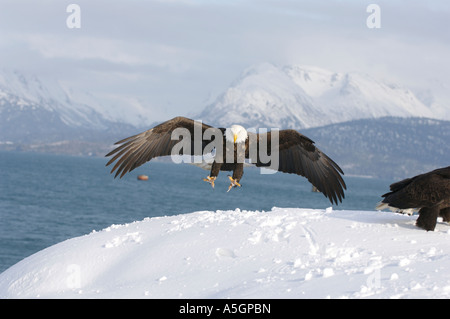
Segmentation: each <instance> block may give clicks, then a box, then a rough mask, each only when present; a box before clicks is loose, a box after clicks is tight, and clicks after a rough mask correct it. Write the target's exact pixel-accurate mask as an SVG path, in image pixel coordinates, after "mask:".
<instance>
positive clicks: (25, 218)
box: [0, 152, 393, 272]
mask: <svg viewBox="0 0 450 319" xmlns="http://www.w3.org/2000/svg"><path fill="white" fill-rule="evenodd" d="M106 162H107V159H106V158H93V157H71V156H61V155H50V154H38V153H23V152H0V272H2V271H4V270H6V269H7V268H8V267H10V266H12V265H13V264H15V263H17V262H19V261H20V260H22V259H23V258H25V257H27V256H29V255H31V254H33V253H35V252H37V251H39V250H42V249H44V248H46V247H49V246H51V245H53V244H56V243H58V242H61V241H63V240H66V239H69V238H72V237H76V236H81V235H84V234H88V233H90V232H92V231H93V230H101V229H103V228H105V227H108V226H110V225H112V224H124V223H130V222H133V221H139V220H142V219H144V218H146V217H155V216H166V215H178V214H184V213H189V212H194V211H202V210H212V211H216V210H228V209H232V210H234V209H236V208H239V209H241V210H258V211H267V210H270V209H271V208H272V207H301V208H319V209H324V208H327V207H331V206H332V207H333V210H339V209H350V210H373V209H374V207H375V205H376V203H377V202H378V201H379V200H380V199H381V197H380V195H381V194H384V193H385V192H386V191H387V190H388V188H389V185H390V184H391V183H392V182H393V181H391V180H379V179H371V178H361V177H348V176H346V177H345V181H346V184H347V188H348V189H347V191H346V198H345V199H344V201H343V203H341V204H339V205H337V206H336V205H332V204H331V203H330V202H329V200H328V199H327V198H325V197H324V196H323V195H322V194H321V193H315V192H312V191H311V184H309V182H308V181H307V180H306V179H305V178H303V177H300V176H297V175H291V174H282V173H276V174H270V175H267V174H260V170H259V169H258V168H253V167H248V168H246V169H245V173H244V176H243V178H242V179H241V184H242V188H236V189H232V190H231V191H230V192H229V193H227V192H226V191H227V188H228V185H229V180H228V178H227V172H221V173H220V175H219V177H218V179H217V180H216V187H215V189H212V188H211V186H210V185H209V184H207V183H205V182H203V181H202V178H204V177H206V176H207V175H208V171H205V170H202V169H200V168H198V167H195V166H192V165H189V164H173V163H167V162H155V161H152V162H150V163H147V164H145V165H143V166H141V167H139V168H138V169H136V170H134V171H133V172H131V173H129V174H127V175H126V176H124V177H123V178H122V179H119V178H117V179H114V178H113V176H112V175H110V174H109V167H108V168H107V167H105V164H106ZM139 174H146V175H148V176H149V180H148V181H138V180H137V175H139Z"/></svg>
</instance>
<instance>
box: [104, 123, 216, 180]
mask: <svg viewBox="0 0 450 319" xmlns="http://www.w3.org/2000/svg"><path fill="white" fill-rule="evenodd" d="M195 125H199V126H200V125H201V132H202V147H201V153H199V154H197V153H196V151H195V148H194V143H192V144H191V146H192V147H191V150H190V152H189V154H186V153H184V154H183V155H202V152H203V149H204V147H205V146H206V144H207V143H208V142H210V140H203V133H204V132H205V130H207V129H209V128H213V127H212V126H210V125H206V124H203V123H201V122H199V121H194V120H191V119H188V118H186V117H181V116H179V117H175V118H173V119H171V120H168V121H166V122H164V123H161V124H159V125H157V126H155V127H153V128H151V129H149V130H147V131H145V132H142V133H140V134H137V135H133V136H130V137H127V138H126V139H123V140H120V141H118V142H116V143H115V145H118V144H122V145H120V146H118V147H117V148H115V149H114V150H112V151H111V152H109V153H108V154H106V155H105V156H106V157H108V156H112V155H114V156H113V157H112V158H111V159H110V160H109V162H108V163H107V164H106V166H108V165H110V164H112V163H113V162H114V161H116V160H117V162H116V164H115V165H114V167H113V168H112V169H111V173H113V172H114V171H116V170H117V171H116V175H115V177H117V176H119V175H120V177H121V178H122V177H123V176H124V175H125V174H126V173H128V172H131V171H132V170H134V169H135V168H136V167H139V166H141V165H142V164H144V163H146V162H148V161H150V160H151V159H152V158H155V157H160V156H168V155H171V153H172V148H173V146H174V145H175V144H177V143H178V142H179V141H180V140H179V139H174V140H172V132H174V131H175V129H178V128H184V129H187V130H188V131H189V132H190V136H191V139H192V142H193V141H194V132H195ZM199 151H200V150H199Z"/></svg>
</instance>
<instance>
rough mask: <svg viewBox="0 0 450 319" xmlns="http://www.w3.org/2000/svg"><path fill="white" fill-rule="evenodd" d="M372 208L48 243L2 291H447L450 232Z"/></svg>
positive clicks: (32, 294) (143, 294) (197, 219)
mask: <svg viewBox="0 0 450 319" xmlns="http://www.w3.org/2000/svg"><path fill="white" fill-rule="evenodd" d="M415 219H416V217H414V216H413V217H411V216H405V215H398V214H393V213H389V212H375V211H336V210H332V209H331V208H329V209H326V210H317V209H303V208H302V209H300V208H273V209H272V210H271V211H269V212H258V211H240V210H239V209H237V210H235V211H217V212H212V211H200V212H194V213H191V214H184V215H177V216H171V217H157V218H147V219H144V220H143V221H139V222H133V223H130V224H125V225H112V226H110V227H108V228H106V229H103V230H102V231H94V232H92V233H91V234H89V235H85V236H81V237H77V238H73V239H69V240H66V241H64V242H61V243H59V244H57V245H54V246H52V247H49V248H47V249H44V250H42V251H40V252H38V253H36V254H34V255H32V256H30V257H28V258H26V259H24V260H22V261H21V262H19V263H17V264H16V265H14V266H12V267H11V268H9V269H8V270H6V271H5V272H3V273H2V274H0V298H39V297H40V298H448V297H450V273H449V272H448V265H449V263H450V245H449V244H448V241H449V239H450V228H449V226H448V225H447V224H444V223H438V225H437V227H436V230H435V231H433V232H426V231H423V230H421V229H418V228H416V227H415V226H414V223H415Z"/></svg>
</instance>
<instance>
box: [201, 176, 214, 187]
mask: <svg viewBox="0 0 450 319" xmlns="http://www.w3.org/2000/svg"><path fill="white" fill-rule="evenodd" d="M203 180H204V181H205V182H208V183H210V184H211V186H212V188H214V181H215V180H216V177H210V176H208V177H206V178H204V179H203Z"/></svg>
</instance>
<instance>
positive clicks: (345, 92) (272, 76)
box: [196, 63, 450, 129]
mask: <svg viewBox="0 0 450 319" xmlns="http://www.w3.org/2000/svg"><path fill="white" fill-rule="evenodd" d="M430 94H431V93H430ZM428 99H429V100H432V98H431V97H428ZM423 100H424V99H423V97H421V98H419V97H417V96H416V95H415V94H414V93H413V91H411V90H410V89H408V88H406V87H404V86H400V85H398V84H392V83H388V82H386V81H381V80H376V79H374V78H372V77H371V76H369V75H367V74H360V73H355V72H353V73H337V72H332V71H328V70H325V69H322V68H318V67H308V66H300V65H287V66H283V67H277V66H275V65H273V64H270V63H262V64H258V65H255V66H252V67H250V68H248V69H246V70H244V72H243V73H242V74H241V75H240V76H239V77H238V78H237V79H236V80H234V81H233V82H232V83H231V85H230V86H229V87H228V88H227V89H226V90H225V91H224V92H223V93H222V94H221V95H219V96H218V97H217V99H216V100H215V101H214V102H213V103H211V104H209V105H207V106H206V107H205V109H204V110H203V111H201V112H200V113H199V114H198V115H197V117H196V118H201V119H202V120H203V121H204V122H205V123H210V124H212V125H221V126H229V125H232V124H241V125H244V126H248V127H267V128H270V127H272V128H281V129H284V128H295V129H305V128H312V127H318V126H323V125H327V124H332V123H339V122H346V121H350V120H357V119H363V118H379V117H384V116H394V117H425V118H436V119H445V120H450V113H449V112H447V111H446V110H445V108H443V107H442V105H441V104H442V103H441V104H439V106H435V105H433V104H431V103H430V105H427V104H425V103H424V102H423Z"/></svg>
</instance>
